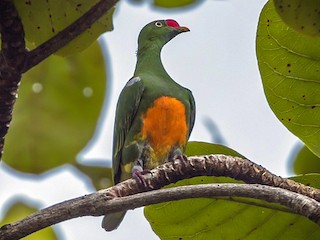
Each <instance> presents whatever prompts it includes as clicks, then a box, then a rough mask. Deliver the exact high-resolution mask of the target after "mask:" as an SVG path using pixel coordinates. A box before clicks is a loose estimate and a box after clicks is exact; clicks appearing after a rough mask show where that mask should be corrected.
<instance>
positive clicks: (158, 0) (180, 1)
mask: <svg viewBox="0 0 320 240" xmlns="http://www.w3.org/2000/svg"><path fill="white" fill-rule="evenodd" d="M196 2H197V0H175V1H172V0H154V5H156V6H159V7H165V8H176V7H184V6H187V5H191V4H195V3H196Z"/></svg>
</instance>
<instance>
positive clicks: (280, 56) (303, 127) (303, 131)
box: [257, 1, 320, 156]
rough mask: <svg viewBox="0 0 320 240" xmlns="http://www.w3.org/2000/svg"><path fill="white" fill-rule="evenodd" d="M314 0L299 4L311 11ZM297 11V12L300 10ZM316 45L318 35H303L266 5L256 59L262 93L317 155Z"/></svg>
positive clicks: (319, 89)
mask: <svg viewBox="0 0 320 240" xmlns="http://www.w3.org/2000/svg"><path fill="white" fill-rule="evenodd" d="M299 2H301V1H299ZM316 2H317V3H319V1H313V2H312V3H313V4H310V3H307V2H301V5H306V6H308V8H309V7H310V12H311V11H312V9H315V8H316V6H318V5H319V4H318V5H316ZM306 8H307V7H306ZM304 9H305V8H304ZM296 10H297V11H296V12H299V9H296ZM280 12H281V11H280ZM286 13H287V11H286V9H284V10H283V12H281V14H283V15H284V16H286ZM286 19H288V17H286ZM317 20H318V21H316V22H313V23H314V24H316V25H317V26H319V25H320V21H319V18H317ZM309 25H310V24H309ZM309 25H308V26H309ZM310 31H313V30H310ZM318 45H319V39H318V37H317V36H310V34H304V33H303V32H302V31H296V30H295V29H293V28H290V27H289V26H288V25H286V23H285V22H283V21H282V18H281V17H280V16H279V14H278V12H277V11H276V9H275V6H274V4H273V1H269V2H268V3H267V4H266V5H265V7H264V8H263V10H262V12H261V15H260V19H259V25H258V32H257V58H258V63H259V69H260V73H261V77H262V82H263V86H264V91H265V95H266V97H267V100H268V103H269V105H270V107H271V109H272V110H273V112H274V113H275V115H276V116H277V117H278V119H279V120H280V121H281V123H282V124H284V125H285V126H286V127H287V128H288V129H289V130H290V131H291V132H292V133H293V134H295V135H296V136H298V137H299V138H300V139H301V140H302V141H303V142H304V143H305V144H306V146H307V147H308V148H309V149H310V150H311V151H312V152H313V153H314V154H316V155H317V156H320V145H319V142H320V131H319V128H320V125H319V123H320V108H319V102H320V94H319V92H320V87H319V86H320V85H319V82H320V78H319V76H320V75H319V71H320V62H319V56H320V51H319V48H318V47H317V46H318Z"/></svg>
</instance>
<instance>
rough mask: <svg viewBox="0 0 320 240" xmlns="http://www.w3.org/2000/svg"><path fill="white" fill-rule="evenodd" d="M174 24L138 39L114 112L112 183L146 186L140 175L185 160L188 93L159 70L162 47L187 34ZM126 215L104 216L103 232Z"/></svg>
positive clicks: (150, 28)
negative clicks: (131, 70)
mask: <svg viewBox="0 0 320 240" xmlns="http://www.w3.org/2000/svg"><path fill="white" fill-rule="evenodd" d="M188 31H189V29H188V28H187V27H182V26H180V25H179V24H178V23H177V22H176V21H175V20H172V19H168V20H158V21H153V22H151V23H149V24H147V25H146V26H145V27H144V28H143V29H142V30H141V32H140V34H139V38H138V52H137V64H136V69H135V72H134V76H133V77H132V78H131V79H130V80H129V81H128V82H127V84H126V85H125V87H124V88H123V90H122V92H121V94H120V97H119V100H118V104H117V109H116V118H115V126H114V137H113V172H114V183H115V184H117V183H119V182H121V181H124V180H126V179H129V178H131V177H133V178H135V179H137V180H138V181H139V182H140V183H141V184H145V182H144V179H143V173H144V172H147V171H148V170H150V169H152V168H154V167H156V166H158V165H160V164H163V163H165V162H167V161H172V160H174V159H177V158H178V159H181V158H184V155H183V154H184V151H185V146H186V143H187V141H188V139H189V136H190V133H191V131H192V128H193V125H194V121H195V101H194V98H193V96H192V93H191V91H190V90H188V89H186V88H184V87H182V86H181V85H179V84H178V83H176V82H175V81H174V80H173V79H172V78H171V77H170V76H169V75H168V73H167V72H166V70H165V69H164V67H163V65H162V62H161V58H160V54H161V49H162V47H163V46H164V45H165V44H166V43H167V42H169V41H170V40H171V39H172V38H174V37H175V36H177V35H178V34H180V33H183V32H188ZM124 215H125V212H117V213H112V214H108V215H106V216H105V217H104V219H103V222H102V227H103V228H104V229H105V230H106V231H112V230H114V229H116V228H117V227H118V226H119V224H120V223H121V221H122V219H123V217H124Z"/></svg>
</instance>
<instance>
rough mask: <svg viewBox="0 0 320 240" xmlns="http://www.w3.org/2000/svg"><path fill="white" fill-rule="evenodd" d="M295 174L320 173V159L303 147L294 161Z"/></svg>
mask: <svg viewBox="0 0 320 240" xmlns="http://www.w3.org/2000/svg"><path fill="white" fill-rule="evenodd" d="M293 171H294V173H295V174H306V173H320V159H319V157H317V156H316V155H314V154H313V153H312V152H311V151H310V150H309V148H307V147H306V146H303V147H302V148H301V149H300V150H299V152H298V154H297V155H296V156H295V159H294V160H293Z"/></svg>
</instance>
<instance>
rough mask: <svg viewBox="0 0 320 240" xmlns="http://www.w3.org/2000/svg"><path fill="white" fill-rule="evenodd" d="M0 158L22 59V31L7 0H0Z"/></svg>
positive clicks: (17, 16) (16, 89)
mask: <svg viewBox="0 0 320 240" xmlns="http://www.w3.org/2000/svg"><path fill="white" fill-rule="evenodd" d="M0 33H1V52H0V159H1V156H2V152H3V146H4V137H5V135H6V134H7V131H8V128H9V125H10V122H11V118H12V110H13V105H14V103H15V100H16V96H17V91H18V85H19V82H20V79H21V73H20V69H21V68H22V66H23V64H24V59H25V54H26V50H25V42H24V31H23V26H22V23H21V21H20V18H19V15H18V12H17V11H16V8H15V6H14V4H13V3H12V1H11V0H2V1H0Z"/></svg>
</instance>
